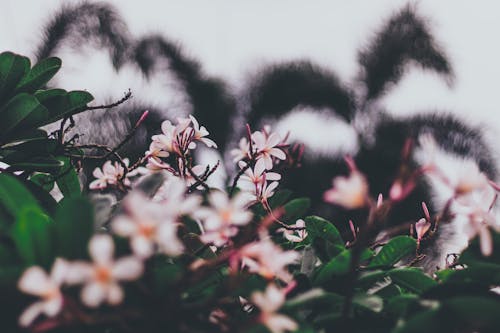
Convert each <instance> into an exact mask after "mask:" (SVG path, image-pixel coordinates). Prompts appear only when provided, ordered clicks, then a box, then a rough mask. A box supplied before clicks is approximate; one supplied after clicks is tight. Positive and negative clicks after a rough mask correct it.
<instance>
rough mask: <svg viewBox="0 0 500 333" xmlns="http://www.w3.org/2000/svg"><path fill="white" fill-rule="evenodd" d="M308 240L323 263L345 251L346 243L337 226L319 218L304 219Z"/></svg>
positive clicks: (309, 217)
mask: <svg viewBox="0 0 500 333" xmlns="http://www.w3.org/2000/svg"><path fill="white" fill-rule="evenodd" d="M304 221H305V223H306V230H307V233H308V238H309V239H310V240H311V244H312V245H313V247H314V250H315V251H316V254H317V255H318V257H319V258H320V259H321V260H322V261H328V260H330V259H331V258H332V257H334V256H336V255H337V254H339V253H340V252H342V251H343V250H344V241H343V240H342V237H341V236H340V233H339V231H338V230H337V228H335V226H334V225H333V224H332V223H331V222H329V221H327V220H325V219H323V218H321V217H318V216H308V217H306V218H305V219H304Z"/></svg>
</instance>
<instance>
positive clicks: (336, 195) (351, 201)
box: [323, 170, 368, 209]
mask: <svg viewBox="0 0 500 333" xmlns="http://www.w3.org/2000/svg"><path fill="white" fill-rule="evenodd" d="M367 196H368V183H367V182H366V179H365V177H364V176H363V175H362V174H361V173H360V172H359V171H356V170H353V171H352V172H351V173H350V175H349V177H344V176H339V177H336V178H334V179H333V188H331V189H329V190H328V191H326V192H325V193H324V195H323V199H324V200H325V201H326V202H329V203H333V204H336V205H339V206H343V207H345V208H347V209H356V208H361V207H364V206H365V205H366V203H367Z"/></svg>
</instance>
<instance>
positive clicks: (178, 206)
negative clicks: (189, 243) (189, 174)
mask: <svg viewBox="0 0 500 333" xmlns="http://www.w3.org/2000/svg"><path fill="white" fill-rule="evenodd" d="M187 186H188V185H187V184H186V181H184V180H183V179H181V178H179V177H175V176H170V177H168V178H167V180H165V181H164V182H163V184H162V185H161V186H160V188H159V189H158V191H157V192H156V194H155V196H154V197H153V201H154V202H158V203H159V204H161V205H162V210H163V212H164V213H165V214H166V216H169V217H170V218H171V219H172V220H173V221H177V220H178V219H179V217H180V216H182V215H189V214H191V213H193V212H194V211H197V208H198V206H199V205H200V202H201V198H200V197H199V196H197V195H194V194H191V195H186V190H187Z"/></svg>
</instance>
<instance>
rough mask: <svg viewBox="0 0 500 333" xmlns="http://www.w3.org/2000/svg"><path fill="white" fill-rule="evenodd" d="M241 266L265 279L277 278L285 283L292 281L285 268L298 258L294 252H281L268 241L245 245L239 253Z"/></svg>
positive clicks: (279, 248)
mask: <svg viewBox="0 0 500 333" xmlns="http://www.w3.org/2000/svg"><path fill="white" fill-rule="evenodd" d="M239 255H240V257H241V258H242V264H243V266H244V267H247V268H248V270H249V271H250V272H253V273H257V274H259V275H261V276H263V277H264V278H266V279H272V278H275V277H276V278H278V279H281V280H283V281H285V282H289V281H291V280H292V275H291V274H290V273H289V272H288V271H287V269H286V267H287V266H288V265H290V264H292V263H294V262H296V260H297V259H298V257H299V254H298V253H297V252H295V251H283V250H282V249H281V247H279V246H278V245H276V244H274V243H273V242H272V241H271V240H270V239H265V240H261V241H259V242H254V243H250V244H248V245H245V246H244V247H243V248H242V249H241V250H240V252H239Z"/></svg>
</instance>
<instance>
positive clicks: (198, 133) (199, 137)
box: [189, 115, 217, 148]
mask: <svg viewBox="0 0 500 333" xmlns="http://www.w3.org/2000/svg"><path fill="white" fill-rule="evenodd" d="M189 118H190V119H191V122H192V123H193V130H194V135H193V139H194V140H196V141H201V142H203V143H204V144H205V145H206V146H207V147H209V148H217V144H216V143H215V142H214V141H213V140H211V139H209V138H206V136H207V135H208V134H209V133H208V131H207V129H206V128H205V126H200V125H199V124H198V121H197V120H196V118H195V117H193V116H191V115H190V116H189Z"/></svg>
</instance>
